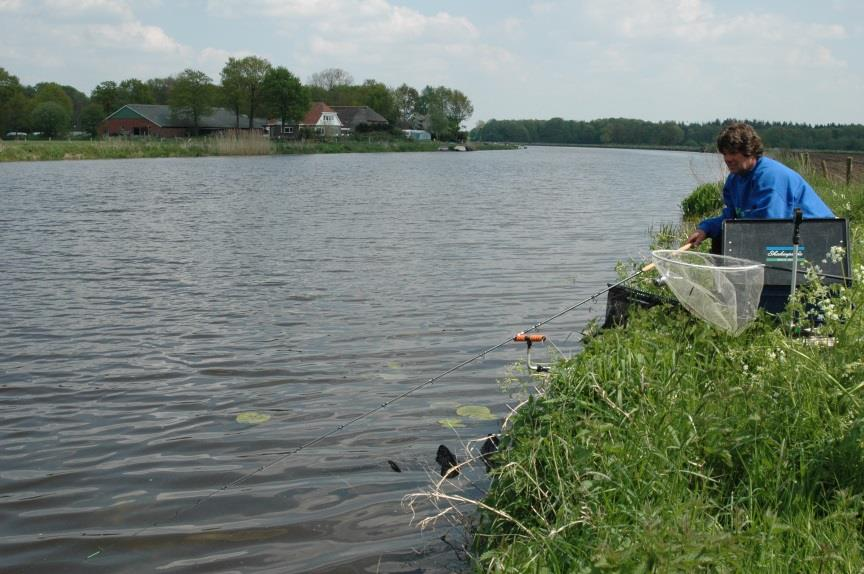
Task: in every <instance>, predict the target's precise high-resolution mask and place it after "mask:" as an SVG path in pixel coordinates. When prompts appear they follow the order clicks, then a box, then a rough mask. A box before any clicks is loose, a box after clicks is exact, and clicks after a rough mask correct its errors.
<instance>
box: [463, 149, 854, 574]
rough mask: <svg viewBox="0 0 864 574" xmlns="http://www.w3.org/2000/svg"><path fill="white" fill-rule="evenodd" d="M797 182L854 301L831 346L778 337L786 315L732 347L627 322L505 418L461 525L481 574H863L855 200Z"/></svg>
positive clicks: (675, 314) (832, 326) (834, 329)
mask: <svg viewBox="0 0 864 574" xmlns="http://www.w3.org/2000/svg"><path fill="white" fill-rule="evenodd" d="M797 167H799V168H800V169H802V170H803V171H805V172H806V173H805V175H806V176H807V178H808V179H809V180H810V181H811V182H812V183H813V184H814V187H816V189H817V190H818V192H819V193H820V195H821V196H822V197H823V198H824V199H825V200H826V202H827V203H829V205H831V207H832V209H834V210H835V213H837V214H838V215H840V216H843V217H846V218H848V219H849V220H850V223H851V225H850V227H851V235H852V239H851V241H850V243H851V246H852V254H853V269H854V279H855V283H854V284H853V286H852V287H851V288H849V289H844V290H842V292H838V293H835V295H834V297H833V298H832V299H831V305H833V307H830V308H828V307H825V308H823V313H824V316H825V320H826V323H825V325H824V326H822V327H821V328H820V329H822V330H823V332H825V333H828V334H830V335H831V336H832V337H833V341H834V344H833V346H831V347H828V346H824V345H814V344H811V343H808V341H807V340H806V339H804V338H801V337H796V336H792V334H791V333H789V329H787V328H786V327H785V325H788V324H790V322H791V320H792V317H791V316H790V315H789V314H786V315H783V316H781V317H780V318H779V320H776V319H773V318H771V317H769V316H765V315H763V316H760V318H759V319H758V320H757V321H756V322H755V324H753V325H752V326H751V327H750V328H749V329H748V330H747V331H745V332H744V333H743V334H742V335H740V336H739V337H737V338H736V337H731V336H727V335H725V334H723V333H720V332H718V331H717V330H715V329H713V328H712V327H710V326H708V325H707V324H706V323H704V322H703V321H700V320H698V319H694V318H693V317H692V316H691V315H689V314H688V313H686V312H684V311H682V310H680V309H674V308H669V307H655V308H653V309H650V310H635V311H634V312H633V313H632V315H631V318H630V322H629V324H628V326H627V327H626V328H617V329H610V330H606V331H603V332H601V333H600V334H598V335H597V336H595V337H593V338H592V339H590V340H589V341H588V342H587V343H586V345H585V348H584V350H583V351H582V352H581V353H580V354H578V355H577V356H575V357H573V358H572V359H569V360H567V361H564V362H561V363H559V364H558V365H557V366H556V367H555V368H554V370H553V371H552V373H551V374H550V378H549V380H548V383H547V385H546V392H545V393H544V394H543V395H542V396H539V397H535V398H532V399H531V400H530V401H529V402H528V403H527V404H526V405H525V406H523V407H522V408H521V409H519V411H518V413H517V414H516V415H514V417H513V418H512V420H511V422H512V425H511V426H510V427H509V428H508V430H507V431H506V432H505V433H504V434H503V436H502V437H501V439H502V440H501V450H500V451H499V454H498V455H497V456H498V460H497V463H498V467H497V470H495V471H494V474H493V476H494V479H493V483H492V485H491V487H490V490H489V492H488V494H487V496H486V497H485V498H484V499H483V501H482V506H481V510H480V511H479V519H478V520H477V521H476V523H475V524H474V550H475V556H476V560H477V564H478V566H479V568H480V569H481V570H484V571H489V572H523V571H533V572H538V571H553V572H578V571H616V572H617V571H660V572H690V571H696V570H700V571H701V570H707V571H739V572H743V571H747V572H767V571H776V572H784V571H789V570H794V571H796V572H838V571H843V572H846V571H860V570H861V569H862V568H864V535H862V528H861V525H862V516H864V394H862V389H864V362H862V360H861V357H864V342H862V341H864V316H862V313H861V311H860V310H861V308H862V306H864V288H862V281H864V265H862V257H861V253H862V251H864V229H862V227H861V225H860V223H859V222H860V221H862V217H864V186H862V185H860V184H858V185H852V186H846V185H845V184H839V183H838V182H837V180H836V179H831V178H830V177H829V178H825V177H823V176H822V175H820V174H819V173H818V172H819V167H818V165H817V166H816V169H813V166H812V165H811V166H809V167H808V166H801V165H799V166H797ZM687 228H689V225H687V226H682V228H681V229H680V230H678V232H677V233H671V234H670V233H668V230H666V231H667V233H665V236H664V237H663V238H659V237H658V238H655V240H656V241H663V242H665V243H667V244H668V245H675V244H676V243H680V242H683V238H684V236H685V233H686V230H687ZM650 279H651V278H650V277H645V280H646V281H650ZM811 289H815V287H813V288H811ZM799 293H802V298H805V299H806V297H808V295H807V291H806V290H805V291H801V292H799Z"/></svg>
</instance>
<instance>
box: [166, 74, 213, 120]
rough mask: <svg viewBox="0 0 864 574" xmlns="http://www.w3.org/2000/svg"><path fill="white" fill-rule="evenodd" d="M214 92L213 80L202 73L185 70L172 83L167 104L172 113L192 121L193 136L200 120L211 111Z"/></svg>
mask: <svg viewBox="0 0 864 574" xmlns="http://www.w3.org/2000/svg"><path fill="white" fill-rule="evenodd" d="M214 96H215V91H214V87H213V80H211V79H210V76H208V75H207V74H205V73H204V72H199V71H197V70H192V69H189V68H187V69H185V70H183V72H181V73H180V74H179V75H178V76H177V79H176V80H175V82H174V89H172V90H171V96H170V98H169V102H170V105H171V111H172V113H174V114H176V115H178V116H184V117H187V118H189V119H191V120H192V125H193V127H194V129H195V135H196V136H197V135H198V129H199V125H200V122H201V118H202V117H204V116H206V115H208V114H210V113H211V112H212V111H213V100H214Z"/></svg>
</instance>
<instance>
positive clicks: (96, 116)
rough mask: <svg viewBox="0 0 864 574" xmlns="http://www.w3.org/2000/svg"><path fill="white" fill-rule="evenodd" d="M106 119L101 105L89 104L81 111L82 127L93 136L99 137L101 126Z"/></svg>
mask: <svg viewBox="0 0 864 574" xmlns="http://www.w3.org/2000/svg"><path fill="white" fill-rule="evenodd" d="M104 119H105V114H104V113H103V112H102V106H100V105H99V104H93V103H90V104H87V105H86V106H85V107H84V109H83V110H81V120H80V127H81V129H82V130H84V131H85V132H87V133H89V134H90V135H91V136H93V137H96V136H98V135H99V124H101V123H102V120H104Z"/></svg>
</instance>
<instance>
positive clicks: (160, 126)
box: [99, 104, 266, 138]
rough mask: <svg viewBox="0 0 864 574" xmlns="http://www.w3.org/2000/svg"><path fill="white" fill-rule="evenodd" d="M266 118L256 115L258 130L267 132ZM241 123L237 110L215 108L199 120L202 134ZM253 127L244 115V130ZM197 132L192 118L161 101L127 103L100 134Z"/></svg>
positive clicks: (107, 120) (101, 127) (175, 134)
mask: <svg viewBox="0 0 864 574" xmlns="http://www.w3.org/2000/svg"><path fill="white" fill-rule="evenodd" d="M265 123H266V122H265V120H263V119H260V118H255V121H254V122H253V124H252V126H253V127H252V129H253V130H254V131H260V132H262V133H263V130H264V124H265ZM236 125H237V118H236V116H235V115H234V112H232V111H231V110H227V109H225V108H213V111H212V112H211V113H210V114H208V115H207V116H204V117H202V118H201V119H200V121H199V126H198V131H199V133H200V134H208V133H214V132H221V131H225V130H232V129H234V128H235V127H236ZM248 128H249V117H248V116H246V115H243V114H241V115H240V129H248ZM194 133H195V126H194V125H193V123H192V120H191V118H189V117H187V116H183V115H178V114H176V113H174V112H173V111H172V110H171V106H165V105H158V104H126V105H125V106H123V107H122V108H120V109H119V110H117V111H116V112H114V113H113V114H111V115H110V116H108V117H107V118H105V119H104V120H103V121H102V123H101V124H100V125H99V134H100V135H108V136H118V135H121V136H158V137H169V138H170V137H188V136H191V135H193V134H194Z"/></svg>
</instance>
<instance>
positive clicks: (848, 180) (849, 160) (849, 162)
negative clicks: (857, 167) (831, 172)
mask: <svg viewBox="0 0 864 574" xmlns="http://www.w3.org/2000/svg"><path fill="white" fill-rule="evenodd" d="M846 185H852V157H851V156H850V157H847V158H846Z"/></svg>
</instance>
